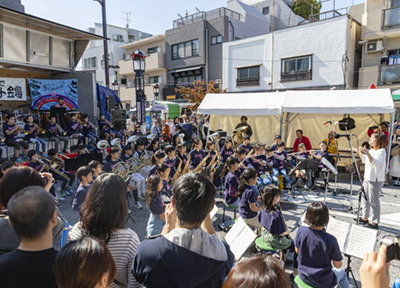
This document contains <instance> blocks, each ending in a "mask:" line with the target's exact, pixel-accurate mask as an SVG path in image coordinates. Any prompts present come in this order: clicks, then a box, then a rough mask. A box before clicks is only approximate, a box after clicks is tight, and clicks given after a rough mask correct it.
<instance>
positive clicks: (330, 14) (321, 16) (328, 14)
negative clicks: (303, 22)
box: [308, 8, 348, 22]
mask: <svg viewBox="0 0 400 288" xmlns="http://www.w3.org/2000/svg"><path fill="white" fill-rule="evenodd" d="M339 11H340V12H339ZM347 12H348V8H341V9H338V10H330V11H325V12H321V13H316V14H312V15H310V16H308V20H309V22H315V21H320V20H326V19H330V18H335V17H339V16H342V15H346V14H347Z"/></svg>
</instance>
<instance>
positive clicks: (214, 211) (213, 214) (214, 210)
mask: <svg viewBox="0 0 400 288" xmlns="http://www.w3.org/2000/svg"><path fill="white" fill-rule="evenodd" d="M217 212H218V207H217V205H215V204H214V207H213V209H212V210H211V212H210V219H213V218H214V216H215V214H217Z"/></svg>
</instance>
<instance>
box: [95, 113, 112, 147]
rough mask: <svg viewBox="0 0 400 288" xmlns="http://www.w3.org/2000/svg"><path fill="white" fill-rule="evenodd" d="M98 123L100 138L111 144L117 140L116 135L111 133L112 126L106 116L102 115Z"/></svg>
mask: <svg viewBox="0 0 400 288" xmlns="http://www.w3.org/2000/svg"><path fill="white" fill-rule="evenodd" d="M97 123H98V124H99V129H100V137H101V138H102V139H104V140H106V141H110V142H111V141H112V140H113V139H114V138H115V134H114V133H112V131H111V124H110V122H108V120H107V119H106V115H104V114H103V113H102V114H100V119H99V121H97Z"/></svg>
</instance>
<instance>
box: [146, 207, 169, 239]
mask: <svg viewBox="0 0 400 288" xmlns="http://www.w3.org/2000/svg"><path fill="white" fill-rule="evenodd" d="M149 214H150V216H149V221H147V227H146V231H147V236H154V235H158V234H161V232H162V229H163V227H164V224H165V221H163V220H161V218H160V216H158V215H156V214H153V213H152V212H150V213H149Z"/></svg>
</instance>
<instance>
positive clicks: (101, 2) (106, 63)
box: [93, 0, 110, 88]
mask: <svg viewBox="0 0 400 288" xmlns="http://www.w3.org/2000/svg"><path fill="white" fill-rule="evenodd" d="M93 1H96V2H99V3H100V5H101V8H102V9H101V10H102V16H103V37H104V40H103V46H104V76H105V78H106V79H105V80H106V87H107V88H110V75H109V71H108V69H109V68H108V40H107V19H106V0H93Z"/></svg>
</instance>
